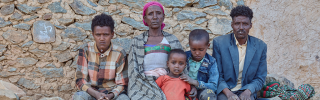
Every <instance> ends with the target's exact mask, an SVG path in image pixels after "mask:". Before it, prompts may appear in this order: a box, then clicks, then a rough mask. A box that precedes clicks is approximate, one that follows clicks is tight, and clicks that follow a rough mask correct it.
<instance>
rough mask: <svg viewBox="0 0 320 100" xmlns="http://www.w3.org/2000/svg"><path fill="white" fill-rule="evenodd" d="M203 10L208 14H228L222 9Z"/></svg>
mask: <svg viewBox="0 0 320 100" xmlns="http://www.w3.org/2000/svg"><path fill="white" fill-rule="evenodd" d="M204 12H205V13H207V14H209V15H225V16H227V15H228V14H227V13H225V12H223V11H222V10H205V11H204Z"/></svg>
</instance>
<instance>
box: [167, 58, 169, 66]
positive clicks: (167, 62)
mask: <svg viewBox="0 0 320 100" xmlns="http://www.w3.org/2000/svg"><path fill="white" fill-rule="evenodd" d="M168 65H169V59H168V61H167V67H168Z"/></svg>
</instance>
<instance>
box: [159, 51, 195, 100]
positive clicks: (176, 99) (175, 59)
mask: <svg viewBox="0 0 320 100" xmlns="http://www.w3.org/2000/svg"><path fill="white" fill-rule="evenodd" d="M186 59H187V56H186V54H185V52H184V51H183V50H181V49H172V50H171V51H170V52H169V54H168V61H167V66H168V68H169V71H170V72H169V73H168V74H167V75H162V76H160V77H159V78H158V79H157V80H156V83H157V84H158V85H159V87H160V88H161V90H162V91H163V93H164V94H165V95H166V98H167V100H185V96H188V92H190V90H191V86H190V85H189V84H188V83H187V82H184V81H183V80H181V79H180V78H179V77H180V75H181V73H182V71H183V70H184V68H185V67H186ZM189 99H190V98H189Z"/></svg>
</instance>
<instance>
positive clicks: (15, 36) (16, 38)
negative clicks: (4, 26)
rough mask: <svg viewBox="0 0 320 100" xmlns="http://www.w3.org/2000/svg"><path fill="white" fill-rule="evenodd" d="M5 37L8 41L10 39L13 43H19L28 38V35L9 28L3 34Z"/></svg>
mask: <svg viewBox="0 0 320 100" xmlns="http://www.w3.org/2000/svg"><path fill="white" fill-rule="evenodd" d="M2 36H3V38H4V39H6V40H7V41H10V42H11V43H13V44H19V43H21V42H23V41H24V40H25V39H27V37H28V35H27V34H23V33H21V32H19V31H13V30H8V31H7V32H5V33H3V34H2Z"/></svg>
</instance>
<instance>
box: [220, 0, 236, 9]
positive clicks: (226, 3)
mask: <svg viewBox="0 0 320 100" xmlns="http://www.w3.org/2000/svg"><path fill="white" fill-rule="evenodd" d="M219 5H220V6H224V7H226V9H228V10H231V9H232V7H233V6H232V3H231V1H230V0H219Z"/></svg>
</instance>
